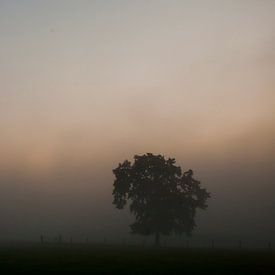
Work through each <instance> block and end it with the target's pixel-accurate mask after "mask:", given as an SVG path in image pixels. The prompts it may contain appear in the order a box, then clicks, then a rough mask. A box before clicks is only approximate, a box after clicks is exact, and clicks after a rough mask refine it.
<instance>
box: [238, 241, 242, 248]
mask: <svg viewBox="0 0 275 275" xmlns="http://www.w3.org/2000/svg"><path fill="white" fill-rule="evenodd" d="M241 248H242V241H241V240H239V249H241Z"/></svg>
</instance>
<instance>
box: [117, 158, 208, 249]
mask: <svg viewBox="0 0 275 275" xmlns="http://www.w3.org/2000/svg"><path fill="white" fill-rule="evenodd" d="M175 163H176V161H175V159H172V158H168V159H165V158H164V156H161V155H153V154H151V153H147V154H145V155H141V156H138V155H136V156H134V162H133V163H131V162H130V161H128V160H125V161H124V162H123V163H120V164H119V165H118V167H117V168H116V169H114V170H113V173H114V175H115V181H114V189H113V196H114V201H113V204H115V206H116V207H117V208H118V209H122V208H124V206H125V205H126V204H127V201H128V202H129V205H130V212H131V213H132V214H133V215H134V216H135V219H136V220H135V222H134V223H133V224H131V225H130V228H131V231H132V233H137V234H141V235H152V234H154V235H155V243H156V245H157V246H158V245H159V243H160V235H161V234H163V235H169V234H171V233H175V234H182V233H186V234H187V235H190V234H191V232H192V230H193V229H194V228H195V226H196V223H195V220H194V219H195V214H196V209H197V208H200V209H206V207H207V205H206V200H207V198H209V197H210V194H209V193H208V192H207V191H206V189H204V188H201V186H200V182H199V181H197V180H195V179H194V178H193V171H192V170H188V171H187V172H184V173H183V172H182V170H181V168H180V167H179V166H176V165H175Z"/></svg>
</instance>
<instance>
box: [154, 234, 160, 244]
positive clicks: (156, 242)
mask: <svg viewBox="0 0 275 275" xmlns="http://www.w3.org/2000/svg"><path fill="white" fill-rule="evenodd" d="M159 239H160V234H159V232H156V235H155V246H156V247H159V246H160V241H159Z"/></svg>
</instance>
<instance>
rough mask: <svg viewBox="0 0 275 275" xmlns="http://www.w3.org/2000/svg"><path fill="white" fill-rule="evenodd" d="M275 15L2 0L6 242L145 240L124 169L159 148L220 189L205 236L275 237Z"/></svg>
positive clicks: (0, 151) (202, 220)
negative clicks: (136, 227)
mask: <svg viewBox="0 0 275 275" xmlns="http://www.w3.org/2000/svg"><path fill="white" fill-rule="evenodd" d="M274 11H275V5H274V1H268V0H267V1H261V3H260V2H259V1H252V0H251V1H245V0H243V1H223V2H218V1H207V4H206V2H205V1H104V3H103V2H102V1H84V0H83V1H58V3H56V1H47V2H43V3H40V2H37V1H31V0H30V1H24V2H23V1H1V3H0V35H1V46H0V60H1V62H0V131H1V139H0V224H1V231H0V240H1V241H3V242H4V241H12V240H21V241H24V240H32V241H39V238H40V235H41V234H43V235H45V236H46V238H48V240H54V238H56V237H57V236H58V235H59V234H62V236H63V238H64V239H66V240H69V238H70V237H72V238H73V239H74V240H78V241H85V240H86V238H87V237H88V238H89V239H90V240H91V241H97V242H103V239H104V238H107V239H108V241H110V242H111V241H113V242H115V241H116V242H121V241H122V239H127V240H129V241H130V240H133V241H135V239H134V237H133V236H131V235H130V234H129V230H130V229H129V224H130V223H131V221H132V217H131V216H130V215H129V211H127V210H125V211H119V210H117V209H115V207H114V205H113V204H112V188H113V181H114V176H113V174H112V169H114V168H115V167H116V166H117V165H118V163H119V162H121V161H123V160H125V159H128V160H130V161H131V160H132V159H133V156H134V155H135V154H144V153H147V152H152V153H155V154H162V155H164V156H165V157H174V158H176V161H177V164H178V165H180V166H181V167H182V169H183V170H188V169H190V168H191V169H193V170H194V173H195V174H194V176H195V178H196V179H198V180H200V181H201V183H202V186H203V187H205V188H207V190H208V191H209V192H210V193H211V198H210V199H209V203H208V205H209V206H208V208H207V210H205V211H199V212H198V215H197V219H196V221H197V225H198V226H197V229H196V230H195V231H194V232H193V237H192V240H194V242H195V240H197V241H198V242H201V243H205V242H207V241H208V240H212V239H215V240H220V241H221V242H222V241H228V242H233V243H234V242H237V240H243V241H244V242H247V244H248V243H250V244H251V245H252V246H253V245H255V246H256V245H258V244H261V245H263V244H264V243H265V242H266V241H268V240H269V241H275V239H274V238H275V237H274V232H275V220H274V216H275V199H274V195H275V184H274V176H275V128H274V115H275V113H274V110H275V97H274V88H275V82H274V71H275V58H274V46H275V39H274V38H275V36H274V28H273V26H274V24H275V20H274ZM167 241H168V240H167ZM169 241H170V242H171V243H172V242H173V243H177V242H178V243H180V242H185V239H177V238H176V239H175V238H173V237H171V238H170V240H169Z"/></svg>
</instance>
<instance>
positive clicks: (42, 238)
mask: <svg viewBox="0 0 275 275" xmlns="http://www.w3.org/2000/svg"><path fill="white" fill-rule="evenodd" d="M40 242H41V244H44V236H43V235H42V234H41V236H40Z"/></svg>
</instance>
